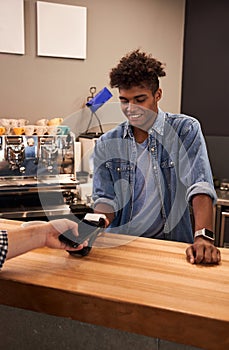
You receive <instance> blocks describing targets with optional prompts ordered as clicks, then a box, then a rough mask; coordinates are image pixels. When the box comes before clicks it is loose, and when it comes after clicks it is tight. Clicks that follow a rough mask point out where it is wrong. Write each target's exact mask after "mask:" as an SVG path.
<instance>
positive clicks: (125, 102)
mask: <svg viewBox="0 0 229 350" xmlns="http://www.w3.org/2000/svg"><path fill="white" fill-rule="evenodd" d="M120 102H121V104H122V105H126V104H128V103H129V101H127V100H120Z"/></svg>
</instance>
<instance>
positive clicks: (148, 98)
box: [119, 86, 161, 131]
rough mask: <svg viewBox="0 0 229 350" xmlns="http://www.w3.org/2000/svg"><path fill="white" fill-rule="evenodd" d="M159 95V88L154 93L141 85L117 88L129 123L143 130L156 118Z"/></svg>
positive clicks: (146, 129)
mask: <svg viewBox="0 0 229 350" xmlns="http://www.w3.org/2000/svg"><path fill="white" fill-rule="evenodd" d="M160 97H161V90H160V89H158V90H157V91H156V93H155V94H154V95H153V94H152V91H151V90H149V89H148V88H145V87H142V86H134V87H132V88H130V89H122V88H120V89H119V99H120V102H121V107H122V111H123V113H124V114H125V116H126V117H127V118H128V120H129V122H130V124H131V125H133V126H134V127H137V128H139V129H142V130H144V131H148V130H149V128H150V127H151V126H152V125H153V123H154V121H155V119H156V116H157V112H158V107H157V102H158V101H159V99H160Z"/></svg>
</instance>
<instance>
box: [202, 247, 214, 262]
mask: <svg viewBox="0 0 229 350" xmlns="http://www.w3.org/2000/svg"><path fill="white" fill-rule="evenodd" d="M203 254H204V255H203V260H202V263H204V264H212V263H213V262H214V259H215V257H214V249H213V247H212V246H207V247H205V249H204V250H203Z"/></svg>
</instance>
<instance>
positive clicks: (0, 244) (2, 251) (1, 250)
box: [0, 230, 8, 268]
mask: <svg viewBox="0 0 229 350" xmlns="http://www.w3.org/2000/svg"><path fill="white" fill-rule="evenodd" d="M7 252H8V236H7V231H5V230H0V268H1V267H2V266H3V264H4V262H5V260H6V255H7Z"/></svg>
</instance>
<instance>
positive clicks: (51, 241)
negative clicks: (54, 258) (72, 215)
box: [41, 219, 87, 251]
mask: <svg viewBox="0 0 229 350" xmlns="http://www.w3.org/2000/svg"><path fill="white" fill-rule="evenodd" d="M41 230H45V237H46V240H45V242H44V246H46V247H49V248H57V249H67V250H69V251H74V250H81V249H83V247H86V246H87V241H85V242H84V243H83V244H80V245H79V246H78V247H77V248H72V247H70V246H69V245H67V244H65V243H63V242H61V241H60V240H59V235H60V234H62V233H63V232H65V231H66V230H72V233H73V234H74V235H75V236H78V235H79V233H78V224H77V223H76V222H74V221H71V220H68V219H58V220H53V221H50V222H48V223H47V224H44V225H41Z"/></svg>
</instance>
